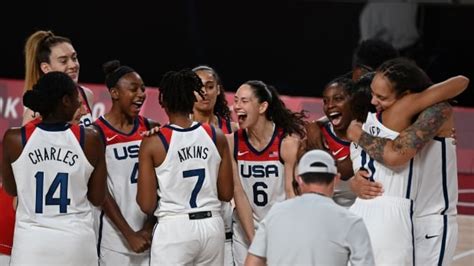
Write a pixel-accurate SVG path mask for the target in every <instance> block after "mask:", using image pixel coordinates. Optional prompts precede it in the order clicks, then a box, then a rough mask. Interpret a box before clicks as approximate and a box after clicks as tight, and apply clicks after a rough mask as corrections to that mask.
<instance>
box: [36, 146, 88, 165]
mask: <svg viewBox="0 0 474 266" xmlns="http://www.w3.org/2000/svg"><path fill="white" fill-rule="evenodd" d="M28 157H29V158H30V161H31V163H32V164H37V163H40V162H43V161H58V162H63V163H65V164H67V165H69V166H73V165H74V164H75V163H76V160H77V159H78V158H79V155H77V154H75V153H74V152H72V151H70V150H67V149H62V148H57V149H56V148H54V147H48V148H46V147H44V148H39V149H35V150H33V151H32V152H29V153H28Z"/></svg>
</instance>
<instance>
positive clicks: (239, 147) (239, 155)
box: [234, 128, 286, 221]
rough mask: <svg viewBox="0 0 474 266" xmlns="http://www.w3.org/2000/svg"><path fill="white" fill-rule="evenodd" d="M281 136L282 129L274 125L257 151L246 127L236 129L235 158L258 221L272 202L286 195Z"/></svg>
mask: <svg viewBox="0 0 474 266" xmlns="http://www.w3.org/2000/svg"><path fill="white" fill-rule="evenodd" d="M282 140H283V131H282V130H281V129H278V128H275V130H274V132H273V136H272V139H271V140H270V142H269V143H268V145H267V146H266V147H265V148H264V149H263V150H261V151H258V150H257V149H255V148H254V147H253V146H252V144H250V142H249V140H248V136H247V132H246V131H245V130H244V129H239V130H238V131H237V132H235V133H234V158H235V160H236V161H237V167H238V169H237V170H238V172H239V177H240V182H241V183H242V187H243V189H244V191H245V194H246V195H247V198H248V200H249V203H250V206H251V207H252V213H253V218H254V219H255V220H256V221H261V220H262V219H263V218H264V217H265V215H267V212H268V211H269V210H270V208H271V207H272V206H273V204H275V203H276V202H280V201H283V200H285V197H286V195H285V174H284V173H285V171H284V165H283V161H282V160H281V157H280V146H281V141H282Z"/></svg>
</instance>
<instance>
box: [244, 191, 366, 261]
mask: <svg viewBox="0 0 474 266" xmlns="http://www.w3.org/2000/svg"><path fill="white" fill-rule="evenodd" d="M249 253H251V254H253V255H255V256H259V257H264V258H266V259H267V264H268V265H347V262H349V261H350V263H351V264H352V265H374V264H375V263H374V257H373V254H372V246H371V244H370V239H369V234H368V232H367V228H366V227H365V224H364V223H363V221H362V219H361V218H360V217H358V216H356V215H355V214H353V213H350V212H349V211H348V210H346V209H345V208H343V207H340V206H338V205H337V204H336V203H334V201H333V200H332V199H331V198H328V197H324V196H321V195H318V194H313V193H309V194H303V195H302V196H299V197H296V198H293V199H290V200H286V201H283V202H280V203H277V204H275V205H274V206H273V207H272V209H271V210H270V211H269V213H268V214H267V216H266V217H265V219H263V221H262V222H261V223H260V225H259V227H258V230H257V232H256V234H255V238H254V240H253V242H252V245H251V246H250V249H249Z"/></svg>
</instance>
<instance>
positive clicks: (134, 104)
mask: <svg viewBox="0 0 474 266" xmlns="http://www.w3.org/2000/svg"><path fill="white" fill-rule="evenodd" d="M132 105H133V106H135V108H136V109H137V110H138V111H140V109H141V108H142V106H143V102H142V101H138V102H133V103H132Z"/></svg>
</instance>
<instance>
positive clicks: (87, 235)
mask: <svg viewBox="0 0 474 266" xmlns="http://www.w3.org/2000/svg"><path fill="white" fill-rule="evenodd" d="M77 93H78V92H77V89H76V84H75V83H74V81H73V80H72V79H71V78H70V77H69V76H68V75H66V74H64V73H62V72H50V73H48V74H45V75H44V76H42V77H41V78H40V79H39V81H38V83H37V84H36V85H35V86H34V87H33V89H32V90H29V91H28V92H26V93H25V95H24V96H23V102H24V103H25V105H26V106H28V107H29V108H30V109H31V110H33V111H35V112H38V113H39V114H40V115H41V116H42V120H41V121H39V120H34V121H32V122H30V123H28V124H26V125H25V126H23V127H22V128H12V129H9V130H8V131H7V132H6V133H5V136H4V139H3V143H4V149H3V152H4V154H3V167H2V176H3V185H4V188H5V190H6V191H7V192H8V193H10V194H11V195H13V196H18V207H17V211H16V224H15V235H14V240H13V249H12V256H11V265H25V264H30V265H31V264H35V265H97V262H98V260H97V251H96V247H95V234H94V230H93V219H92V210H91V203H92V204H93V205H96V206H98V205H100V204H102V202H103V200H104V195H105V184H106V183H105V182H106V169H105V158H104V149H103V144H102V142H101V139H100V136H99V134H98V133H97V132H96V131H95V130H93V129H90V128H84V127H83V126H78V125H72V124H69V123H68V121H70V120H71V119H72V117H73V115H74V113H75V112H76V110H77V108H78V107H79V105H80V101H79V100H78V95H77Z"/></svg>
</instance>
